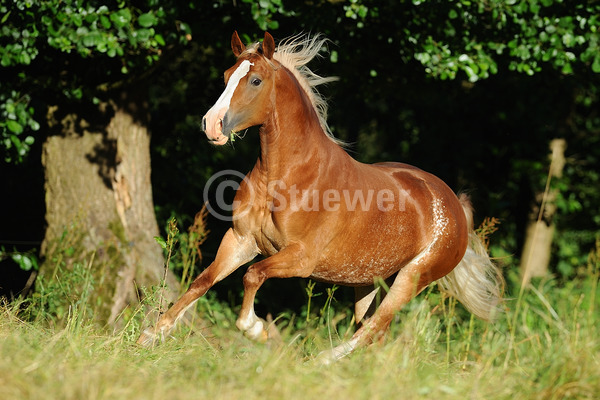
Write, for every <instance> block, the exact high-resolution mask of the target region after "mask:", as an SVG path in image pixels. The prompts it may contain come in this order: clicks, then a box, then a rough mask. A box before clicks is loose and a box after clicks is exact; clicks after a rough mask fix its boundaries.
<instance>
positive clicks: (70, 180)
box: [40, 95, 178, 326]
mask: <svg viewBox="0 0 600 400" xmlns="http://www.w3.org/2000/svg"><path fill="white" fill-rule="evenodd" d="M60 111H61V110H60V109H58V108H54V109H53V110H51V112H50V113H49V123H50V126H51V128H52V129H53V130H54V131H55V132H56V133H57V134H55V135H53V136H49V138H48V140H47V141H46V143H45V144H44V148H43V154H42V164H43V165H44V168H45V190H46V222H47V231H46V235H45V238H44V242H43V244H42V255H43V256H44V258H45V261H44V263H43V264H42V266H41V271H40V272H41V274H40V275H41V276H40V278H42V279H57V280H58V281H61V280H62V281H65V282H73V278H74V277H75V276H78V275H77V274H75V273H74V268H89V271H90V277H89V279H86V280H85V283H86V285H87V286H85V287H83V286H82V285H79V290H80V291H81V292H80V293H79V296H87V297H88V298H90V304H93V307H94V310H93V312H94V313H93V315H94V317H95V319H96V320H97V321H98V322H100V323H108V324H109V325H113V326H114V325H115V323H116V321H117V319H118V317H119V316H120V315H121V313H122V311H123V310H124V309H125V308H126V307H127V306H128V304H131V303H134V302H137V301H138V298H139V293H138V290H139V288H140V287H142V286H151V285H158V284H159V282H160V281H161V280H162V279H163V276H164V274H165V270H164V262H165V261H164V257H163V254H162V250H161V248H160V246H159V245H158V244H157V243H156V241H155V240H154V237H155V236H158V235H159V230H158V225H157V222H156V216H155V214H154V203H153V200H152V188H151V184H150V135H149V133H148V130H147V128H146V126H147V114H146V111H145V107H144V103H143V102H140V101H135V100H134V99H131V98H127V97H126V96H125V95H123V96H122V97H121V98H119V99H118V100H116V101H111V102H109V103H103V104H101V105H100V106H98V109H97V110H92V111H90V110H89V109H84V110H82V111H77V114H73V113H71V112H72V109H71V108H69V110H68V112H69V113H68V114H63V115H62V116H61V115H59V114H60ZM166 277H167V280H166V284H167V289H166V290H165V291H164V293H163V294H162V295H163V296H164V299H165V301H172V300H174V298H175V296H176V294H177V288H178V284H177V281H176V279H175V278H174V277H173V276H172V274H170V273H168V274H167V276H166ZM70 278H71V279H70ZM69 279H70V280H69ZM74 286H75V287H77V282H74ZM90 286H91V287H90ZM86 288H87V290H89V289H91V293H84V292H83V291H84V290H86Z"/></svg>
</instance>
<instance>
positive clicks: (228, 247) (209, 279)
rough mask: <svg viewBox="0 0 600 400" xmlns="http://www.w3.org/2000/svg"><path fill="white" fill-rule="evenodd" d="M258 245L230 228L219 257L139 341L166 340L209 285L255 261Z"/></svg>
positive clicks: (139, 342)
mask: <svg viewBox="0 0 600 400" xmlns="http://www.w3.org/2000/svg"><path fill="white" fill-rule="evenodd" d="M255 249H256V246H255V243H254V242H252V241H250V240H247V239H246V240H240V239H239V237H238V236H237V235H236V234H235V233H234V232H233V230H232V229H229V231H227V233H226V234H225V236H223V240H221V244H220V245H219V250H218V251H217V256H216V257H215V261H214V262H213V263H212V264H211V265H210V266H208V268H206V269H205V270H204V271H203V272H202V273H201V274H200V275H198V277H197V278H196V279H195V280H194V282H192V285H191V286H190V288H189V289H188V290H187V292H185V294H184V295H183V296H181V298H180V299H179V300H177V302H176V303H175V304H174V305H173V306H172V307H171V308H169V310H167V312H166V313H165V314H163V316H162V317H161V318H160V320H159V321H158V323H157V324H156V326H155V327H154V328H148V329H146V330H145V331H144V332H142V334H141V335H140V337H139V339H138V340H137V343H138V344H141V345H143V346H148V345H150V344H152V343H154V342H155V341H156V340H157V339H160V340H163V339H164V338H165V336H167V335H168V334H169V332H170V331H171V330H172V329H173V327H174V326H175V324H176V323H177V321H178V320H179V319H180V318H181V317H182V316H183V314H185V312H186V310H187V309H188V308H190V307H191V306H192V305H193V304H194V303H195V302H196V300H198V298H200V297H201V296H203V295H204V294H205V293H206V292H207V291H208V289H210V288H211V287H212V286H213V285H214V284H215V283H217V282H219V281H220V280H222V279H224V278H225V277H227V276H228V275H229V274H231V273H232V272H233V271H235V270H236V269H237V268H239V267H240V266H241V265H243V264H245V263H247V262H249V261H251V260H252V259H253V258H254V257H255V256H256V250H255Z"/></svg>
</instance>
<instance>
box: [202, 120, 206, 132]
mask: <svg viewBox="0 0 600 400" xmlns="http://www.w3.org/2000/svg"><path fill="white" fill-rule="evenodd" d="M202 131H203V132H206V117H202Z"/></svg>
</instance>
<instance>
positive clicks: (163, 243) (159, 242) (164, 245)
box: [154, 236, 167, 249]
mask: <svg viewBox="0 0 600 400" xmlns="http://www.w3.org/2000/svg"><path fill="white" fill-rule="evenodd" d="M154 240H156V243H158V244H159V245H160V247H162V248H163V249H166V248H167V242H165V239H163V238H161V237H160V236H154Z"/></svg>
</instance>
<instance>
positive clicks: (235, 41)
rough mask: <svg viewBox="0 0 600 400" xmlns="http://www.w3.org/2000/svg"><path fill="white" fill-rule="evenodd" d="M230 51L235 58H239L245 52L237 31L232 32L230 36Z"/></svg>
mask: <svg viewBox="0 0 600 400" xmlns="http://www.w3.org/2000/svg"><path fill="white" fill-rule="evenodd" d="M231 50H233V54H234V55H235V56H236V57H239V56H240V54H242V53H243V52H244V51H245V50H246V46H244V43H242V40H241V39H240V36H239V35H238V33H237V31H233V35H231Z"/></svg>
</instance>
